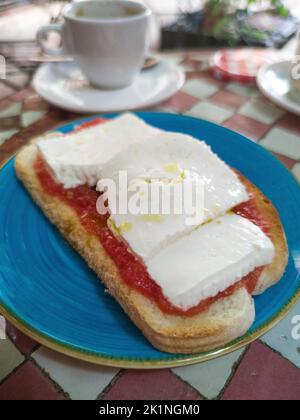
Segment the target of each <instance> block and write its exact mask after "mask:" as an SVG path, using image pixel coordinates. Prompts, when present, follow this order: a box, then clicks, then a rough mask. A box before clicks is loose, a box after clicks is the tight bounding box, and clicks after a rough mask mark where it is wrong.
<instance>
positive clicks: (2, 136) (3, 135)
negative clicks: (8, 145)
mask: <svg viewBox="0 0 300 420" xmlns="http://www.w3.org/2000/svg"><path fill="white" fill-rule="evenodd" d="M17 132H18V130H7V131H0V146H1V144H3V143H4V142H5V141H6V140H8V139H10V138H11V137H12V136H13V135H14V134H16V133H17Z"/></svg>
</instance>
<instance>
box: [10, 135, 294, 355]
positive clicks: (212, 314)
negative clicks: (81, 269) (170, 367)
mask: <svg viewBox="0 0 300 420" xmlns="http://www.w3.org/2000/svg"><path fill="white" fill-rule="evenodd" d="M37 141H38V139H36V140H34V141H33V142H32V143H31V144H30V145H29V146H26V147H25V148H24V149H23V150H21V152H20V153H19V154H18V155H17V158H16V163H15V167H16V173H17V176H18V178H19V179H20V180H21V181H22V182H23V183H24V185H25V187H26V188H27V190H28V191H29V192H30V194H31V196H32V198H33V199H34V201H35V202H36V203H37V204H38V205H39V206H40V207H41V209H42V210H43V212H44V213H45V215H46V216H47V217H48V218H49V220H50V221H51V222H52V223H53V224H54V225H55V226H56V227H57V228H58V229H59V230H60V232H61V233H62V235H63V236H64V237H65V239H66V240H67V241H68V242H69V244H70V245H71V246H72V247H74V248H75V249H76V250H77V251H78V253H79V254H80V255H81V256H82V257H83V258H84V259H85V260H86V262H87V263H88V265H89V266H90V268H92V269H93V270H94V271H95V273H96V274H97V275H98V277H99V278H101V280H102V281H103V283H104V284H105V286H106V287H107V289H108V291H109V293H110V294H111V295H112V296H113V297H114V298H115V299H116V300H117V301H118V302H119V304H120V305H121V306H122V308H123V309H124V311H125V312H126V314H127V315H128V316H129V317H130V318H131V320H132V321H133V322H134V323H135V324H136V326H137V327H138V328H140V330H141V331H142V332H143V334H144V335H145V337H146V338H147V339H148V340H149V341H150V342H151V343H152V344H153V346H154V347H156V348H157V349H159V350H162V351H165V352H170V353H185V354H192V353H199V352H203V351H208V350H212V349H215V348H218V347H220V346H222V345H224V344H227V343H229V342H230V341H232V340H234V339H236V338H238V337H240V336H242V335H243V334H244V333H246V332H247V331H248V329H249V328H250V326H251V325H252V323H253V321H254V318H255V310H254V301H253V299H252V297H251V296H250V294H249V293H248V292H247V290H246V289H245V288H242V289H240V290H238V291H236V292H235V293H234V294H233V295H232V296H230V297H226V298H223V299H220V300H218V301H217V302H215V303H214V304H213V305H212V306H211V307H210V308H209V310H207V311H206V312H203V313H199V314H197V315H195V316H192V317H184V316H174V315H168V314H165V313H163V312H162V311H161V310H160V309H159V308H158V306H157V305H156V304H155V303H153V302H152V301H150V300H149V299H147V298H146V297H144V296H143V295H141V294H140V293H139V292H137V291H136V290H134V289H132V288H130V287H128V286H127V285H126V284H125V282H124V281H123V280H122V278H121V277H120V275H119V273H118V270H117V267H116V266H115V264H114V262H113V261H112V260H111V259H110V258H109V257H108V255H107V254H106V252H105V251H104V249H103V247H102V245H101V243H100V242H99V240H98V239H97V238H96V237H94V236H93V235H90V234H89V233H87V231H86V230H85V229H84V227H83V226H82V224H81V223H80V220H79V218H78V216H77V214H76V213H75V212H74V211H73V209H72V208H70V207H69V206H68V205H66V204H65V203H64V202H63V201H61V200H60V199H58V198H56V197H52V196H49V195H48V194H46V193H45V192H44V190H43V188H42V186H41V185H40V183H39V180H38V179H37V177H36V174H35V171H34V169H33V164H34V162H35V159H36V157H37V146H36V142H37ZM242 180H243V182H244V183H245V185H246V187H247V189H248V191H249V193H251V194H252V195H254V196H255V197H256V200H257V203H258V206H259V210H260V212H261V213H262V215H263V216H264V218H265V219H266V221H267V222H268V223H269V224H270V235H271V237H272V240H273V243H274V246H275V259H274V262H273V263H272V264H271V265H270V266H267V267H266V268H265V269H264V270H263V272H262V274H261V276H260V279H259V282H258V285H257V288H256V290H255V293H256V294H259V293H262V292H263V291H264V290H265V289H266V288H268V287H270V286H271V285H273V284H275V283H277V282H278V281H279V280H280V278H281V276H282V274H283V273H284V270H285V267H286V264H287V257H288V251H287V245H286V239H285V235H284V231H283V228H282V226H281V222H280V219H279V216H278V214H277V211H276V210H275V208H274V207H273V205H272V204H271V203H270V202H269V201H268V200H267V198H266V197H265V196H264V195H263V193H262V192H261V191H259V189H258V188H256V187H255V186H254V185H253V184H251V183H250V182H249V181H248V180H246V179H245V178H242Z"/></svg>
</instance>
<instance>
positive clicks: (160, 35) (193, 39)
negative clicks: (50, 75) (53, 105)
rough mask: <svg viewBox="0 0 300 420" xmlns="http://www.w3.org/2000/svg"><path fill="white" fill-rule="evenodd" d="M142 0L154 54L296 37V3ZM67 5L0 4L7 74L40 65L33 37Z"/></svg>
mask: <svg viewBox="0 0 300 420" xmlns="http://www.w3.org/2000/svg"><path fill="white" fill-rule="evenodd" d="M75 1H76V0H75ZM99 1H102V0H99ZM103 1H104V0H103ZM106 1H107V0H106ZM108 1H114V0H108ZM141 2H144V3H146V4H147V5H148V6H149V7H150V8H151V9H152V10H153V18H152V24H151V46H152V50H154V51H158V50H174V51H176V50H183V49H185V50H187V49H193V48H198V49H199V48H202V49H203V48H204V49H205V48H214V49H217V48H218V47H223V46H230V47H237V46H259V47H266V48H270V47H271V48H282V47H283V46H285V44H286V43H288V41H289V40H290V39H291V38H293V37H294V36H295V34H296V33H297V30H298V28H299V21H300V1H299V0H141ZM66 3H67V2H66V1H65V0H62V1H51V0H50V1H49V0H48V1H45V0H33V1H26V0H0V55H3V56H4V57H5V58H6V61H7V64H8V68H7V71H8V72H9V73H10V74H13V73H14V71H17V70H20V69H24V70H26V72H27V74H28V73H30V72H34V70H35V69H36V67H37V65H38V64H39V63H40V62H41V61H43V59H44V58H43V57H41V52H40V50H39V48H38V46H37V45H36V42H35V38H36V33H37V31H38V29H39V28H40V27H41V26H43V25H45V24H47V23H50V22H51V23H56V22H60V21H61V20H62V10H63V8H64V6H65V4H66ZM49 38H50V39H49V40H48V42H49V43H51V44H55V43H59V41H60V40H59V39H58V38H57V35H56V34H50V37H49ZM16 68H17V69H16Z"/></svg>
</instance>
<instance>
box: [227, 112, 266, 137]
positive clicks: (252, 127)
mask: <svg viewBox="0 0 300 420" xmlns="http://www.w3.org/2000/svg"><path fill="white" fill-rule="evenodd" d="M223 125H224V127H227V128H230V129H231V130H234V131H237V132H239V133H241V134H244V135H246V136H247V137H250V138H251V139H253V140H260V139H261V138H263V137H264V136H265V135H266V134H267V132H268V131H269V130H270V129H271V126H270V125H268V124H263V123H261V122H258V121H255V120H253V119H252V118H248V117H245V116H244V115H234V116H233V117H232V118H230V119H229V120H227V121H226V122H225V123H224V124H223Z"/></svg>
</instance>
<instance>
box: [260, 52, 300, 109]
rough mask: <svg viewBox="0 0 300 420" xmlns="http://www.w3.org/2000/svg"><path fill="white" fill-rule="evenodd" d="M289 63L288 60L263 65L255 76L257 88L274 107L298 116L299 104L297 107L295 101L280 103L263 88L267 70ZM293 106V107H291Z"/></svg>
mask: <svg viewBox="0 0 300 420" xmlns="http://www.w3.org/2000/svg"><path fill="white" fill-rule="evenodd" d="M288 63H290V62H289V60H282V61H277V62H275V63H268V64H265V65H264V66H262V67H261V68H260V70H259V72H258V75H257V79H256V81H257V86H258V87H259V89H260V91H261V92H262V93H263V95H265V96H266V97H267V98H268V99H269V100H270V101H271V102H273V103H274V104H275V105H277V106H279V107H280V108H283V109H284V110H286V111H288V112H291V113H292V114H294V115H298V116H300V103H299V104H298V107H297V106H296V105H297V101H292V100H290V101H289V102H288V103H287V102H285V101H281V100H280V99H278V98H277V97H275V96H274V95H272V91H269V90H268V89H266V88H265V86H264V82H263V80H264V75H265V74H266V72H267V70H268V69H270V68H271V67H274V66H278V65H280V64H281V65H283V64H285V65H286V64H288ZM292 103H293V104H295V106H293V105H292Z"/></svg>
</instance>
